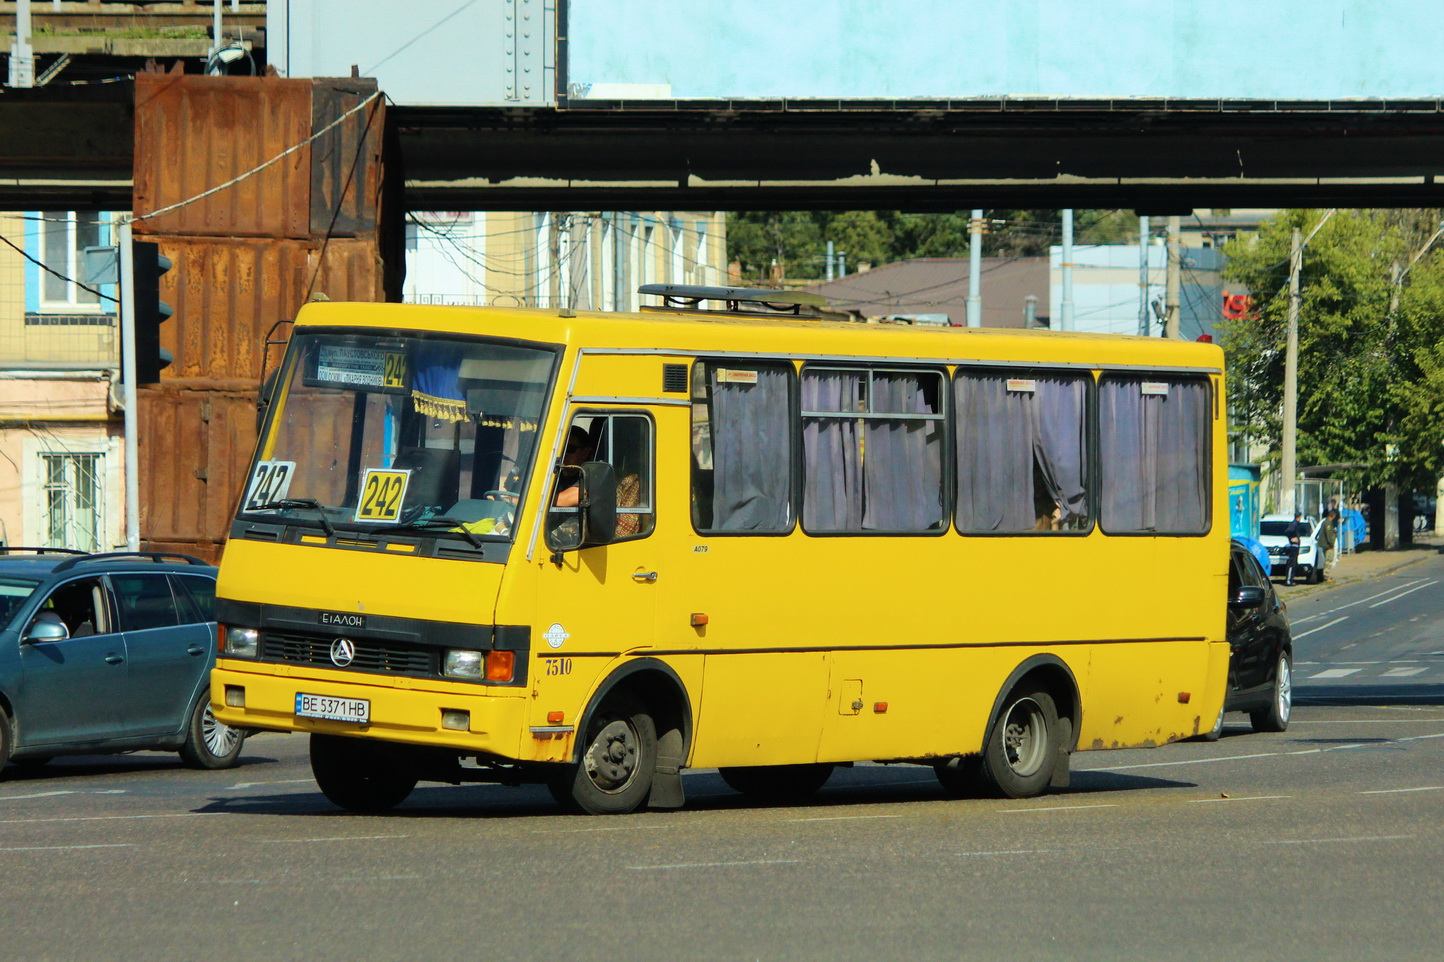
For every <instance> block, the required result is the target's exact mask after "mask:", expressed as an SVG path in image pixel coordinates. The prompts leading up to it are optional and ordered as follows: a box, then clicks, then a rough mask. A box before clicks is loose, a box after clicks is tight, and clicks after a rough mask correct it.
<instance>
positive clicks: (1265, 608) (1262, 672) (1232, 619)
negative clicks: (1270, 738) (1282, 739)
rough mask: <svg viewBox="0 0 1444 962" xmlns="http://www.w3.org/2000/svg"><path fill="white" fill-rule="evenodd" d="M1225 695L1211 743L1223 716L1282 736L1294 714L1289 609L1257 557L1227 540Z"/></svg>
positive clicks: (1220, 728)
mask: <svg viewBox="0 0 1444 962" xmlns="http://www.w3.org/2000/svg"><path fill="white" fill-rule="evenodd" d="M1226 632H1227V637H1228V645H1229V659H1228V692H1227V693H1226V694H1225V695H1224V700H1223V709H1222V710H1221V711H1219V713H1218V720H1217V721H1216V722H1215V723H1214V726H1213V730H1212V731H1210V732H1209V733H1208V734H1207V735H1205V736H1204V737H1205V738H1208V739H1210V740H1212V739H1215V738H1217V737H1218V736H1219V733H1220V732H1222V731H1223V716H1224V712H1231V711H1246V712H1248V714H1249V720H1250V721H1251V722H1252V723H1253V729H1254V731H1258V732H1281V731H1284V730H1286V729H1287V728H1288V727H1289V714H1290V713H1291V712H1292V710H1293V664H1294V642H1293V635H1292V634H1291V632H1290V631H1289V619H1288V609H1287V607H1286V606H1285V605H1284V603H1283V601H1282V600H1281V599H1280V598H1279V596H1278V594H1277V592H1275V591H1274V587H1273V585H1272V584H1271V583H1270V582H1269V577H1268V575H1266V574H1265V573H1264V570H1263V568H1262V567H1260V566H1259V563H1258V561H1257V559H1255V558H1254V556H1253V554H1252V552H1250V551H1249V550H1248V549H1247V548H1246V547H1244V546H1243V545H1240V544H1238V543H1237V542H1230V546H1229V561H1228V624H1227V628H1226Z"/></svg>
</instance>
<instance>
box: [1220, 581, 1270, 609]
mask: <svg viewBox="0 0 1444 962" xmlns="http://www.w3.org/2000/svg"><path fill="white" fill-rule="evenodd" d="M1265 597H1267V592H1265V591H1264V589H1263V588H1261V587H1259V586H1258V585H1244V586H1243V587H1241V588H1239V589H1238V592H1237V593H1236V594H1235V595H1234V596H1233V598H1232V599H1231V600H1230V601H1229V606H1230V607H1233V608H1257V607H1258V606H1259V605H1261V604H1263V603H1264V598H1265Z"/></svg>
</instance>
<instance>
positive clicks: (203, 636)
mask: <svg viewBox="0 0 1444 962" xmlns="http://www.w3.org/2000/svg"><path fill="white" fill-rule="evenodd" d="M215 597H216V569H215V568H213V567H211V566H210V565H208V564H206V563H205V562H203V561H200V560H198V559H196V558H188V557H186V556H184V555H160V554H147V553H115V554H85V553H83V552H76V551H64V550H61V549H53V548H0V768H4V767H5V764H6V762H7V761H9V762H11V763H13V764H15V765H26V764H30V765H35V764H42V763H44V762H46V761H49V760H50V759H51V758H52V757H54V756H56V755H92V754H101V753H108V752H128V751H137V750H142V749H155V750H161V751H177V752H180V755H181V758H182V759H183V760H184V761H185V762H186V763H187V764H189V765H191V766H193V767H196V768H229V767H230V766H232V765H234V764H236V761H237V759H238V758H239V756H240V753H241V743H242V742H243V741H244V737H245V733H244V732H242V731H240V730H238V729H235V728H231V727H229V726H227V725H223V724H221V723H220V722H218V721H216V719H215V716H214V715H212V714H211V706H210V674H211V667H212V666H213V665H214V664H215V658H216V643H215V642H216V637H215V635H216V625H215V616H214V614H213V610H214V607H215Z"/></svg>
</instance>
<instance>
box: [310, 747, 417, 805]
mask: <svg viewBox="0 0 1444 962" xmlns="http://www.w3.org/2000/svg"><path fill="white" fill-rule="evenodd" d="M311 774H313V775H314V776H315V777H316V784H317V785H318V786H319V787H320V789H321V793H322V794H323V795H325V796H326V797H327V798H328V799H330V800H331V801H332V802H333V803H335V804H336V805H338V806H340V807H341V808H344V809H346V810H347V811H348V812H363V813H366V814H372V815H374V814H377V813H380V812H386V811H390V810H391V809H393V808H395V807H396V806H397V805H400V804H401V803H402V802H404V801H406V796H408V795H410V794H411V790H412V789H413V788H415V787H416V782H417V781H418V779H417V773H416V766H415V765H414V764H413V763H412V762H411V761H410V760H409V759H408V758H407V757H406V752H405V749H401V748H397V747H395V746H392V745H388V744H385V743H382V742H370V741H363V740H361V739H358V738H345V737H342V736H340V735H320V734H313V735H312V736H311Z"/></svg>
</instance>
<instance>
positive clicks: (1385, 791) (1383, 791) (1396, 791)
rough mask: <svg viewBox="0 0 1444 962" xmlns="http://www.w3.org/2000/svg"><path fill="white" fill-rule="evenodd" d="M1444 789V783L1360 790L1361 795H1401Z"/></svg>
mask: <svg viewBox="0 0 1444 962" xmlns="http://www.w3.org/2000/svg"><path fill="white" fill-rule="evenodd" d="M1438 791H1444V785H1425V786H1423V787H1421V788H1376V789H1373V790H1372V791H1367V792H1360V793H1359V794H1360V795H1400V794H1402V793H1404V792H1438Z"/></svg>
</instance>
